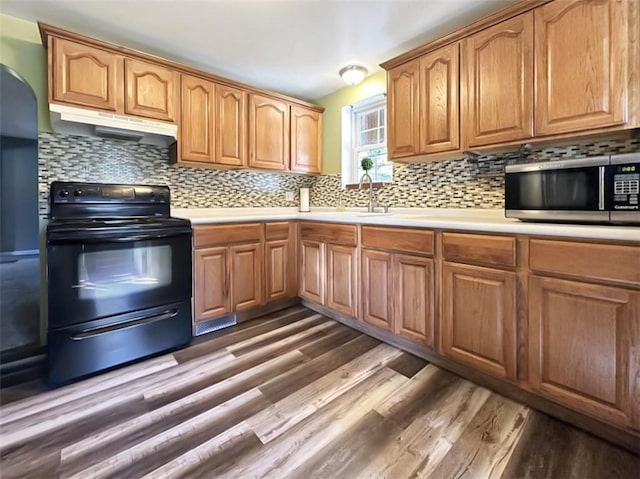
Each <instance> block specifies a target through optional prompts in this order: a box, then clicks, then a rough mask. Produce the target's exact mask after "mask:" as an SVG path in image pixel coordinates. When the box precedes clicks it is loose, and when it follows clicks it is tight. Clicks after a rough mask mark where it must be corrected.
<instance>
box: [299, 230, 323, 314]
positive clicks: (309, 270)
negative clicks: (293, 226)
mask: <svg viewBox="0 0 640 479" xmlns="http://www.w3.org/2000/svg"><path fill="white" fill-rule="evenodd" d="M324 256H325V245H324V243H322V242H320V241H315V240H305V239H302V240H301V241H300V262H301V265H300V285H299V290H298V292H299V294H300V297H302V298H305V299H308V300H309V301H313V302H315V303H319V304H324V289H325V258H324Z"/></svg>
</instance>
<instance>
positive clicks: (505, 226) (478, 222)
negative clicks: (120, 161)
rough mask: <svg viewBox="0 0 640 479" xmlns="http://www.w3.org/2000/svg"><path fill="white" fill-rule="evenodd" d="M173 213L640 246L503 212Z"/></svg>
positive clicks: (614, 235) (613, 232) (622, 229)
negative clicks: (459, 231)
mask: <svg viewBox="0 0 640 479" xmlns="http://www.w3.org/2000/svg"><path fill="white" fill-rule="evenodd" d="M171 214H172V216H175V217H178V218H186V219H188V220H191V223H192V224H194V225H198V224H212V223H240V222H247V221H282V220H293V219H299V220H309V221H328V222H335V223H354V224H371V225H386V226H413V227H419V228H435V229H449V230H463V231H486V232H494V233H515V234H518V233H519V234H528V235H543V236H565V237H574V238H592V239H608V240H618V241H638V242H640V227H636V226H602V225H572V224H557V223H527V222H522V221H519V220H514V219H510V218H505V217H504V210H501V209H500V210H494V209H472V208H392V209H391V210H390V214H380V213H373V214H372V213H366V212H364V211H363V208H348V209H347V211H343V212H338V211H336V210H335V208H311V212H309V213H300V212H298V210H297V208H172V209H171Z"/></svg>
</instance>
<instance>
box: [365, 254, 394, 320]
mask: <svg viewBox="0 0 640 479" xmlns="http://www.w3.org/2000/svg"><path fill="white" fill-rule="evenodd" d="M391 257H392V254H391V253H386V252H383V251H374V250H368V249H363V250H362V319H363V320H364V321H366V322H367V323H371V324H373V325H374V326H378V327H380V328H384V329H389V330H391V329H393V282H392V281H393V275H392V272H391Z"/></svg>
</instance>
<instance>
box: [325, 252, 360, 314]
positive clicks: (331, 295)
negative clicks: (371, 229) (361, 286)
mask: <svg viewBox="0 0 640 479" xmlns="http://www.w3.org/2000/svg"><path fill="white" fill-rule="evenodd" d="M356 252H357V250H356V248H354V247H353V246H339V245H335V244H328V245H327V307H329V308H331V309H334V310H336V311H339V312H341V313H343V314H346V315H348V316H354V317H355V316H356V315H357V308H356V304H357V303H356V301H357V293H356V271H357V270H356V264H357V259H356V258H357V256H356Z"/></svg>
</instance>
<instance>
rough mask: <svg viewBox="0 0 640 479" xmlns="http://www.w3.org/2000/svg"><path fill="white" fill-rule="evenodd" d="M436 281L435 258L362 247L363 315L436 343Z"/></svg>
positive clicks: (398, 331)
mask: <svg viewBox="0 0 640 479" xmlns="http://www.w3.org/2000/svg"><path fill="white" fill-rule="evenodd" d="M434 312H435V282H434V262H433V260H432V259H431V258H423V257H421V256H410V255H402V254H394V253H388V252H385V251H376V250H370V249H363V250H362V319H363V320H364V321H366V322H368V323H371V324H373V325H375V326H378V327H380V328H384V329H388V330H391V331H393V332H394V333H395V334H399V335H400V336H404V337H406V338H408V339H412V340H414V341H418V342H420V343H422V344H424V345H426V346H429V347H433V344H434V340H433V339H434V338H433V335H434V329H433V325H434Z"/></svg>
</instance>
